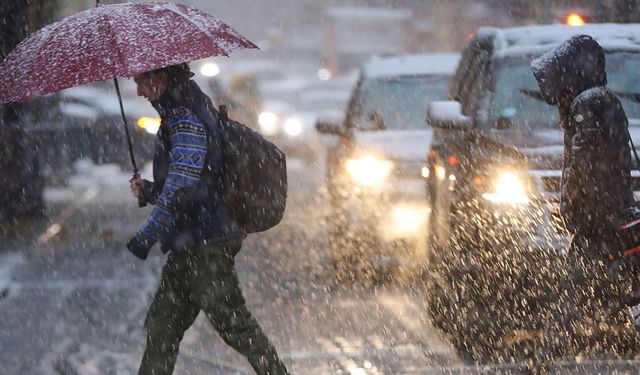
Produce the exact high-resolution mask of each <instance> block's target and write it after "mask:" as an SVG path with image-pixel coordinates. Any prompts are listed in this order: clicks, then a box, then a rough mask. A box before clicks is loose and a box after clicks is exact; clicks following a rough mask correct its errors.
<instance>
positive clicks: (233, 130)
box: [218, 105, 287, 233]
mask: <svg viewBox="0 0 640 375" xmlns="http://www.w3.org/2000/svg"><path fill="white" fill-rule="evenodd" d="M218 120H219V123H220V127H221V128H222V134H223V136H222V154H223V165H224V167H223V168H224V170H223V174H224V177H223V179H224V186H225V189H224V190H225V192H224V202H225V204H226V206H227V208H228V209H229V211H230V214H231V217H232V219H234V220H235V221H236V223H238V224H239V225H240V227H241V228H242V229H243V230H244V231H245V232H246V233H256V232H262V231H265V230H267V229H269V228H272V227H274V226H276V225H277V224H278V223H279V222H280V220H282V216H283V215H284V210H285V205H286V202H287V161H286V157H285V155H284V153H283V152H282V151H280V149H279V148H278V147H276V145H274V144H273V143H271V142H269V141H267V140H266V139H265V138H264V137H263V136H262V135H260V134H259V133H258V132H256V131H254V130H252V129H250V128H249V127H247V126H246V125H243V124H241V123H239V122H237V121H234V120H232V119H230V118H229V117H228V115H227V110H226V107H225V106H223V105H221V106H220V107H219V111H218Z"/></svg>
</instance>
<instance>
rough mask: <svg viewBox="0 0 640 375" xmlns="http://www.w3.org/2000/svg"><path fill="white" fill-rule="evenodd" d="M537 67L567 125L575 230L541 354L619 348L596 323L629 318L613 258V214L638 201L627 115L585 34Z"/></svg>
mask: <svg viewBox="0 0 640 375" xmlns="http://www.w3.org/2000/svg"><path fill="white" fill-rule="evenodd" d="M532 71H533V75H534V76H535V78H536V80H537V81H538V85H539V87H540V93H541V96H542V98H543V99H544V100H545V101H546V102H547V103H549V104H550V105H554V106H557V107H558V111H559V126H560V128H561V129H562V130H563V131H564V163H563V169H562V190H561V203H560V212H561V215H562V218H563V220H564V222H565V225H566V227H567V229H568V231H569V232H570V233H571V234H572V238H571V244H570V246H569V249H568V250H567V251H566V253H565V254H563V256H562V259H561V262H559V264H558V268H559V269H558V273H559V275H560V279H559V280H560V281H559V283H560V285H557V287H558V288H557V289H558V291H559V295H558V296H557V297H558V298H557V304H556V305H555V306H554V307H553V308H552V309H550V310H551V311H553V315H554V317H553V318H551V319H549V320H548V326H547V332H545V335H546V336H548V338H549V339H548V340H547V339H545V345H544V346H545V347H546V349H545V354H544V355H545V356H547V357H549V356H551V357H556V358H558V357H564V358H565V359H566V358H567V357H569V356H571V355H575V354H578V353H585V352H592V353H595V352H602V351H611V352H616V351H618V354H621V353H622V352H624V351H625V350H624V349H623V348H621V347H619V346H620V345H623V344H622V343H621V342H622V341H618V342H617V343H613V342H609V343H608V344H607V345H608V348H605V346H603V345H602V338H603V335H604V333H603V332H597V331H598V330H597V327H598V326H599V324H598V323H599V322H602V321H606V322H607V323H613V322H614V320H615V319H617V318H619V319H620V320H618V322H620V323H622V322H623V321H624V314H620V312H622V307H623V306H622V301H623V299H624V295H623V294H624V293H625V291H623V289H624V288H623V287H622V285H624V284H625V280H624V279H623V276H622V273H621V272H619V271H620V270H619V269H617V270H615V269H614V268H615V267H614V266H615V265H614V263H613V262H612V261H611V258H612V257H613V256H618V255H619V252H620V251H621V250H622V248H621V246H620V240H619V238H618V234H617V231H616V229H615V222H616V218H617V216H618V215H619V214H620V213H621V212H622V210H623V209H624V208H626V207H628V206H630V205H631V204H632V203H633V202H634V199H633V191H632V187H631V175H630V166H631V150H630V147H629V133H628V120H627V116H626V114H625V111H624V109H623V108H622V105H621V103H620V101H619V100H618V98H617V97H616V95H615V94H614V93H613V92H611V91H610V90H609V89H608V88H607V87H606V85H607V75H606V72H605V54H604V51H603V49H602V47H601V46H600V45H599V44H598V43H597V42H596V41H595V40H594V39H592V38H591V37H589V36H587V35H577V36H574V37H572V38H570V39H568V40H566V41H565V42H564V43H562V44H561V45H560V46H559V47H557V48H556V49H555V50H553V51H550V52H548V53H546V54H544V55H542V56H541V57H539V58H538V59H536V60H534V61H533V62H532ZM627 292H628V291H627ZM613 312H615V313H613ZM613 315H615V317H614V316H613ZM588 332H591V333H588ZM623 341H624V340H623Z"/></svg>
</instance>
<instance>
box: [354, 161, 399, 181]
mask: <svg viewBox="0 0 640 375" xmlns="http://www.w3.org/2000/svg"><path fill="white" fill-rule="evenodd" d="M346 168H347V172H349V174H350V175H351V177H352V178H353V179H354V181H356V182H357V183H360V184H362V185H366V186H376V185H379V184H381V183H382V182H383V181H384V180H385V179H386V178H387V177H389V174H390V173H391V169H393V163H392V162H390V161H388V160H381V159H378V158H376V157H374V156H364V157H361V158H357V159H349V160H347V163H346Z"/></svg>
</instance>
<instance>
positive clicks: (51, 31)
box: [27, 22, 70, 97]
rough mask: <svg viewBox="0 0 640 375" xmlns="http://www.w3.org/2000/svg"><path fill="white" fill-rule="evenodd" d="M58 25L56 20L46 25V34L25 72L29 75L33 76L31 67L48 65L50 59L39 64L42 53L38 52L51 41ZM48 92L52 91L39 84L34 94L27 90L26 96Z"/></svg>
mask: <svg viewBox="0 0 640 375" xmlns="http://www.w3.org/2000/svg"><path fill="white" fill-rule="evenodd" d="M60 26H61V24H59V23H57V22H56V23H53V24H50V25H49V26H47V27H48V28H49V30H48V31H47V34H48V35H47V36H46V37H45V38H43V40H42V43H41V44H40V45H39V46H38V47H39V48H37V51H36V56H35V58H34V63H33V64H32V65H31V66H30V67H29V72H28V73H27V74H28V75H29V76H33V74H34V73H33V69H34V68H35V67H37V66H48V65H49V63H50V61H48V62H47V64H45V65H42V64H40V63H41V60H42V59H43V57H42V54H41V53H40V51H42V50H43V48H42V46H44V45H46V44H47V43H49V42H51V38H52V36H54V35H56V33H55V30H57V29H58V28H59V27H60ZM41 31H42V30H41ZM43 82H44V81H43ZM69 87H70V86H69ZM53 91H57V89H56V90H53ZM50 92H52V91H49V90H46V89H44V88H43V87H42V86H40V87H38V89H37V92H36V93H35V95H33V93H32V92H29V95H28V96H30V97H32V96H39V95H44V94H48V93H50Z"/></svg>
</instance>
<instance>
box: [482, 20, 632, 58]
mask: <svg viewBox="0 0 640 375" xmlns="http://www.w3.org/2000/svg"><path fill="white" fill-rule="evenodd" d="M476 34H477V35H478V36H479V37H483V36H486V37H493V38H494V46H495V49H496V51H495V55H497V56H507V55H509V56H510V55H523V54H536V53H543V52H546V51H548V50H550V49H553V48H554V47H555V46H557V45H558V44H560V43H562V42H563V41H565V40H566V39H568V38H570V37H571V36H573V35H579V34H586V35H590V36H591V37H593V38H594V39H595V40H597V41H598V43H600V44H601V45H602V46H603V47H604V48H605V49H628V50H640V24H611V23H608V24H607V23H603V24H587V25H584V26H580V27H575V26H568V25H562V24H557V25H535V26H521V27H512V28H504V29H499V28H494V27H481V28H479V29H478V31H477V33H476Z"/></svg>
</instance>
